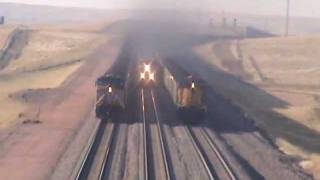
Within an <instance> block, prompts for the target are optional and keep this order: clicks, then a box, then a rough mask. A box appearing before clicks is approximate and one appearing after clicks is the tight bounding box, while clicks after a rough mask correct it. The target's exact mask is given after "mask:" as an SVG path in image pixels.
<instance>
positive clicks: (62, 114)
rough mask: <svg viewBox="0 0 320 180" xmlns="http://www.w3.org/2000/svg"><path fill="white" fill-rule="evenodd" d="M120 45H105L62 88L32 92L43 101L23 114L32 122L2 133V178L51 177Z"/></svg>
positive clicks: (82, 121)
mask: <svg viewBox="0 0 320 180" xmlns="http://www.w3.org/2000/svg"><path fill="white" fill-rule="evenodd" d="M117 45H118V44H116V45H115V44H112V43H107V44H104V45H103V46H101V47H100V48H99V50H98V52H96V53H94V54H93V55H92V56H89V57H88V58H87V59H88V60H86V61H85V62H84V64H83V65H82V66H81V67H80V68H79V69H78V70H76V71H75V72H74V73H73V74H72V75H71V76H70V77H69V78H68V79H67V80H65V81H64V82H63V85H62V86H61V87H59V88H58V89H54V90H50V91H48V92H45V93H39V92H33V94H32V93H31V94H32V95H30V96H29V97H37V96H41V100H40V101H38V102H37V101H35V102H37V103H35V104H33V105H29V106H28V108H27V111H25V113H24V115H23V117H21V118H22V119H25V120H30V121H24V123H21V124H17V125H16V127H15V128H13V130H12V131H11V132H10V133H6V134H3V135H2V142H1V143H2V145H1V150H0V162H1V163H0V164H1V165H0V174H1V179H48V177H49V176H50V174H51V173H52V171H53V169H54V168H55V166H56V164H57V162H58V160H59V157H60V156H61V155H62V153H63V152H64V150H65V148H66V147H67V145H68V144H69V143H70V141H71V140H72V137H73V136H74V134H75V133H76V132H77V130H78V129H79V126H81V124H82V123H84V122H85V121H86V118H87V117H88V115H89V114H90V112H91V110H92V107H93V103H94V94H95V93H94V85H93V84H94V81H95V79H96V78H97V77H98V76H99V75H101V74H102V73H104V72H105V71H106V70H107V69H108V67H109V66H110V65H111V64H112V62H113V60H114V59H115V56H116V54H117ZM37 93H38V94H37ZM31 99H32V98H31ZM22 122H23V121H22ZM13 170H14V171H15V173H12V171H13Z"/></svg>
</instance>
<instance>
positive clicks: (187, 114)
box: [163, 60, 206, 121]
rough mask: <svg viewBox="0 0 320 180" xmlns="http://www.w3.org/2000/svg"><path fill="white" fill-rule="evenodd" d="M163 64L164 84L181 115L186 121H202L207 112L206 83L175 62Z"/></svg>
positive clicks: (167, 61)
mask: <svg viewBox="0 0 320 180" xmlns="http://www.w3.org/2000/svg"><path fill="white" fill-rule="evenodd" d="M163 62H164V63H163V66H164V70H163V82H164V85H165V87H166V89H167V90H168V92H169V94H170V97H171V99H172V101H173V103H174V104H175V105H176V107H177V109H178V113H179V115H180V116H181V117H182V118H183V119H185V120H192V121H194V120H202V119H203V117H204V115H205V112H206V106H205V103H204V83H203V82H202V81H201V80H200V79H197V78H195V77H193V76H191V75H190V74H189V73H187V72H186V71H184V70H183V69H182V68H180V67H179V66H178V65H176V64H175V63H174V62H171V61H169V60H166V61H164V60H163Z"/></svg>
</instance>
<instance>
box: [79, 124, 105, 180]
mask: <svg viewBox="0 0 320 180" xmlns="http://www.w3.org/2000/svg"><path fill="white" fill-rule="evenodd" d="M100 125H101V121H99V122H98V123H97V124H96V126H95V128H94V130H93V132H92V134H91V135H90V138H89V143H88V146H87V148H86V150H85V155H84V158H83V160H82V161H81V165H80V168H79V169H78V172H77V175H76V177H75V179H76V180H78V179H80V178H81V177H82V173H83V172H84V167H85V165H86V163H88V157H89V155H90V153H92V151H93V150H92V148H93V144H94V142H95V140H96V137H97V134H98V129H99V127H100Z"/></svg>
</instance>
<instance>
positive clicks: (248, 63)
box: [194, 36, 320, 179]
mask: <svg viewBox="0 0 320 180" xmlns="http://www.w3.org/2000/svg"><path fill="white" fill-rule="evenodd" d="M217 45H218V46H219V47H220V49H219V50H222V51H224V53H225V54H224V55H221V54H220V53H219V54H217V53H216V51H215V49H214V48H216V47H217ZM319 46H320V37H319V36H310V37H290V38H269V39H251V40H242V41H238V42H237V41H230V42H215V43H209V44H205V45H202V46H199V47H196V48H195V49H194V51H195V52H196V53H197V54H198V55H200V56H201V57H203V59H204V60H205V61H206V62H209V63H210V64H212V65H214V66H215V67H218V68H219V69H221V70H222V71H224V72H226V73H227V74H230V75H232V76H235V77H237V78H241V79H242V80H243V81H245V82H247V83H250V84H253V85H255V86H256V87H258V88H252V87H249V86H247V85H245V83H242V84H241V83H235V82H230V80H227V79H221V78H215V77H212V79H213V81H214V83H216V87H215V89H216V90H217V91H219V92H220V93H221V94H222V95H224V96H226V97H227V98H229V99H231V100H232V102H233V103H234V104H237V105H239V106H241V107H242V108H243V109H244V110H245V111H247V112H248V114H249V116H251V117H253V118H254V119H255V120H256V123H257V125H258V126H260V127H262V128H263V129H264V130H266V132H268V133H269V135H270V136H271V137H272V138H273V139H274V141H275V143H276V144H277V145H278V146H279V148H280V149H281V150H282V151H284V152H285V153H287V154H290V155H294V156H298V157H300V158H302V159H303V161H301V163H300V164H301V166H303V167H304V168H305V169H306V170H307V171H309V172H311V173H313V174H314V175H315V177H316V178H318V179H319V178H320V171H319V168H320V164H319V159H320V149H319V146H320V140H319V133H320V98H319V97H320V61H319V58H320V51H319V50H318V49H319ZM221 47H222V48H221ZM222 54H223V53H222ZM222 56H223V57H222ZM225 59H228V61H231V62H232V61H233V62H240V64H242V67H239V69H240V71H239V72H242V73H238V71H231V70H230V69H229V68H228V66H226V65H225V64H224V62H223V61H225ZM244 74H246V76H244Z"/></svg>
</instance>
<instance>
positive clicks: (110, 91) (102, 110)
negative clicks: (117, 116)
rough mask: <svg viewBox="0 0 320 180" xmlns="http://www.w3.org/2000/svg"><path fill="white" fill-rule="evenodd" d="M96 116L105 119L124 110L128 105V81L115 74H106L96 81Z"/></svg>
mask: <svg viewBox="0 0 320 180" xmlns="http://www.w3.org/2000/svg"><path fill="white" fill-rule="evenodd" d="M96 88H97V97H96V116H97V117H98V118H100V119H104V118H106V117H109V116H111V115H113V114H114V113H117V112H119V111H123V110H124V109H125V105H126V83H125V81H124V80H123V79H122V78H120V77H118V76H115V75H110V74H109V75H104V76H101V77H100V78H98V79H97V81H96Z"/></svg>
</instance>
